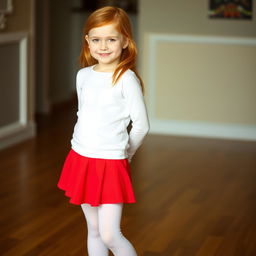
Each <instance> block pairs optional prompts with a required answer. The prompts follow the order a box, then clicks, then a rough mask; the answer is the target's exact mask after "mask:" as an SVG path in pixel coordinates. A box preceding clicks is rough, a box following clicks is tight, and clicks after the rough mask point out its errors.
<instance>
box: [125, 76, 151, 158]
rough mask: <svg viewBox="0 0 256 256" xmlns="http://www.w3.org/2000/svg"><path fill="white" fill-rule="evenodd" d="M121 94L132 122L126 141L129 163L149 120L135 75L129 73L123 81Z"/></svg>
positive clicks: (146, 129) (143, 135) (145, 131)
mask: <svg viewBox="0 0 256 256" xmlns="http://www.w3.org/2000/svg"><path fill="white" fill-rule="evenodd" d="M125 75H126V74H125ZM123 94H124V98H125V99H126V102H127V110H128V111H129V115H130V118H131V121H132V128H131V130H130V133H129V141H128V144H129V147H128V149H127V154H128V160H129V161H131V159H132V157H133V155H134V154H135V152H136V150H137V149H138V148H139V146H140V145H141V144H142V142H143V139H144V137H145V136H146V134H147V133H148V131H149V120H148V115H147V110H146V106H145V102H144V97H143V94H142V89H141V86H140V83H139V80H138V78H137V77H136V75H135V73H133V72H131V73H129V75H127V76H126V77H125V79H124V80H123Z"/></svg>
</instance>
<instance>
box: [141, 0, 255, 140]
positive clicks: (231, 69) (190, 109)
mask: <svg viewBox="0 0 256 256" xmlns="http://www.w3.org/2000/svg"><path fill="white" fill-rule="evenodd" d="M207 4H208V1H203V0H197V1H184V0H176V1H174V0H172V1H168V0H161V1H154V0H141V1H140V8H139V9H140V15H139V36H140V47H139V50H140V51H139V53H140V54H141V58H140V69H141V72H142V76H143V79H144V80H145V84H146V90H147V93H146V100H147V104H148V109H149V114H150V118H151V132H156V133H167V134H182V135H196V136H207V137H224V138H234V139H252V140H256V114H255V113H256V101H255V95H256V21H255V19H254V21H238V20H228V21H226V20H216V19H215V20H213V19H208V17H207V8H208V6H207ZM255 16H256V3H255V2H254V17H255ZM179 37H180V38H179ZM193 40H194V41H193ZM216 40H217V41H218V42H217V43H216V42H215V41H216ZM242 40H244V41H242ZM248 44H249V45H248ZM192 127H193V129H194V130H196V132H194V133H193V132H191V130H192V129H190V128H192ZM181 131H182V132H181Z"/></svg>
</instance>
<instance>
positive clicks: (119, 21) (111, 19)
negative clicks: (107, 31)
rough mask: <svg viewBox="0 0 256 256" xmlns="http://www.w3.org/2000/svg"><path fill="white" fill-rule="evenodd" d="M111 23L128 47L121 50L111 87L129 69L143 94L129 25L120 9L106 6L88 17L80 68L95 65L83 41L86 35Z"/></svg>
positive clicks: (135, 49) (126, 16) (85, 42)
mask: <svg viewBox="0 0 256 256" xmlns="http://www.w3.org/2000/svg"><path fill="white" fill-rule="evenodd" d="M111 23H113V24H114V25H115V27H116V30H117V31H118V32H119V33H121V34H122V35H123V36H124V37H126V38H127V40H128V46H127V47H126V48H125V49H123V51H122V54H121V58H120V62H119V64H118V65H117V67H116V69H115V71H114V74H113V79H112V82H113V85H115V84H116V82H117V81H118V80H119V79H120V77H121V76H122V75H123V74H124V72H125V71H126V70H128V69H131V70H132V71H133V72H134V73H135V74H136V76H137V77H138V79H139V81H140V85H141V88H142V91H143V92H144V84H143V81H142V79H141V77H140V76H139V74H138V71H137V69H136V57H137V48H136V44H135V42H134V40H133V37H132V29H131V23H130V20H129V17H128V15H127V13H126V12H125V11H124V10H123V9H121V8H118V7H112V6H106V7H103V8H100V9H98V10H96V11H94V12H93V13H92V14H91V15H90V16H89V17H88V19H87V21H86V23H85V26H84V31H83V39H82V40H83V42H82V49H81V54H80V67H81V68H83V67H88V66H92V65H94V64H97V60H96V59H94V58H93V57H92V56H91V54H90V50H89V46H88V43H87V41H86V40H85V36H86V35H88V33H89V31H90V30H91V29H93V28H96V27H101V26H104V25H108V24H111Z"/></svg>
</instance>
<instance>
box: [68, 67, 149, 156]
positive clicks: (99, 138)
mask: <svg viewBox="0 0 256 256" xmlns="http://www.w3.org/2000/svg"><path fill="white" fill-rule="evenodd" d="M93 67H94V66H90V67H86V68H82V69H80V70H79V71H78V72H77V76H76V88H77V96H78V112H77V116H78V119H77V123H76V125H75V127H74V132H73V136H72V139H71V145H72V146H71V147H72V149H73V150H74V151H76V152H77V153H78V154H80V155H83V156H87V157H93V158H103V159H124V158H128V159H129V160H131V158H132V156H133V155H134V154H135V152H136V150H137V149H138V147H139V146H140V145H141V144H142V141H143V139H144V137H145V136H146V134H147V133H148V131H149V121H148V115H147V110H146V106H145V102H144V97H143V94H142V90H141V86H140V83H139V80H138V78H137V76H136V75H135V73H134V72H133V71H131V70H127V71H126V72H125V73H124V74H123V75H122V76H121V78H120V79H119V81H118V82H117V83H116V84H115V85H114V86H113V85H112V75H113V73H108V72H98V71H95V70H94V69H93ZM130 121H132V128H131V130H130V133H129V134H128V132H127V126H128V125H129V123H130Z"/></svg>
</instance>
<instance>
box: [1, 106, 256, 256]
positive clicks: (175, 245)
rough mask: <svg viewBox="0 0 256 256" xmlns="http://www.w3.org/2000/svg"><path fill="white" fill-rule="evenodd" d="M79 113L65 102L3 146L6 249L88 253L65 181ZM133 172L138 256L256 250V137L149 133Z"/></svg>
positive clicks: (235, 254)
mask: <svg viewBox="0 0 256 256" xmlns="http://www.w3.org/2000/svg"><path fill="white" fill-rule="evenodd" d="M75 119H76V113H75V109H74V106H70V105H69V104H67V105H63V106H62V108H56V109H55V110H54V112H53V113H52V114H51V115H50V116H47V117H42V116H41V117H38V118H37V120H38V136H37V137H36V138H35V139H31V140H28V141H26V142H23V143H20V144H19V145H16V146H13V147H10V148H8V149H5V150H2V151H0V178H1V181H2V182H1V189H0V195H1V197H0V209H1V212H0V227H1V228H0V255H5V256H34V255H35V256H38V255H40V256H46V255H47V256H60V255H61V256H65V255H72V256H81V255H87V254H86V232H87V231H86V222H85V219H84V217H83V214H82V211H81V208H80V207H79V206H74V205H71V204H69V203H68V198H66V197H65V196H64V193H63V191H61V190H59V189H58V188H57V187H56V183H57V180H58V178H59V174H60V171H61V167H62V164H63V161H64V159H65V156H66V154H67V152H68V151H69V147H70V144H69V141H70V137H71V134H72V129H73V125H74V123H75ZM132 179H133V184H134V189H135V193H136V198H137V203H136V204H131V205H125V208H124V214H123V219H122V231H123V233H124V235H125V236H126V237H127V238H128V239H129V240H130V241H131V242H132V243H133V245H134V246H135V248H136V250H137V251H138V255H139V256H160V255H161V256H255V255H256V220H255V216H256V142H242V141H225V140H217V139H216V140H215V139H199V138H186V137H171V136H170V137H168V136H157V135H148V137H147V138H146V140H145V142H144V144H143V146H142V147H141V148H140V149H139V151H138V152H137V154H136V156H135V157H134V159H133V162H132ZM99 256H100V255H99Z"/></svg>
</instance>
